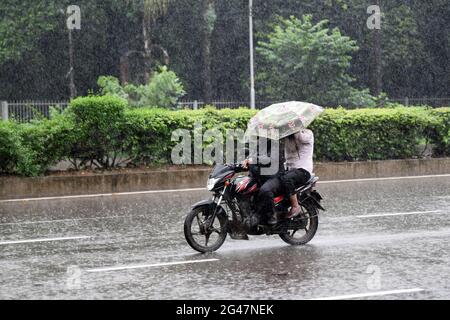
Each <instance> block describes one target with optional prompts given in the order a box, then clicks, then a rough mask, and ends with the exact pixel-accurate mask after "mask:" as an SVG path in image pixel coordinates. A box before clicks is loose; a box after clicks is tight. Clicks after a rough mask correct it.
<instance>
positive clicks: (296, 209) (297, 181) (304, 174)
mask: <svg viewBox="0 0 450 320" xmlns="http://www.w3.org/2000/svg"><path fill="white" fill-rule="evenodd" d="M309 179H311V174H310V173H309V172H308V171H306V170H303V169H297V170H292V171H291V172H290V174H288V175H287V177H286V179H285V185H286V191H287V192H286V193H287V195H289V196H290V198H289V199H290V202H291V210H290V211H289V214H288V215H287V216H286V219H292V218H294V217H296V216H298V215H299V214H300V213H301V211H302V209H301V207H300V205H299V204H298V199H297V193H296V192H295V190H296V189H297V188H299V187H300V186H302V185H304V184H306V183H307V182H308V181H309Z"/></svg>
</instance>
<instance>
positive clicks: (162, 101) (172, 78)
mask: <svg viewBox="0 0 450 320" xmlns="http://www.w3.org/2000/svg"><path fill="white" fill-rule="evenodd" d="M97 84H98V86H99V87H100V94H102V95H113V96H116V97H119V98H122V99H127V100H128V102H129V104H130V106H132V107H159V108H166V109H174V108H175V107H177V104H178V100H179V99H180V98H181V97H182V96H184V95H185V94H186V92H185V91H184V88H183V85H182V83H181V82H180V79H179V78H178V77H177V75H176V74H175V72H173V71H170V70H169V69H168V68H167V67H166V66H163V67H161V68H160V70H159V71H157V72H155V73H154V74H153V76H152V78H151V79H150V81H149V83H148V84H146V85H139V86H137V85H134V84H127V85H125V86H121V85H120V82H119V79H117V78H115V77H112V76H102V77H100V78H99V79H98V81H97Z"/></svg>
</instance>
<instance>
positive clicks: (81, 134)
mask: <svg viewBox="0 0 450 320" xmlns="http://www.w3.org/2000/svg"><path fill="white" fill-rule="evenodd" d="M126 108H127V102H126V100H124V99H121V98H118V97H114V96H104V97H97V96H91V97H83V98H77V99H75V100H73V101H72V102H71V104H70V107H69V108H68V109H67V112H66V116H68V117H69V118H70V119H71V121H73V124H74V127H73V129H74V132H73V134H74V137H75V139H74V140H75V141H74V143H73V145H72V148H71V151H70V155H69V156H70V157H71V158H72V159H74V161H75V160H76V159H79V160H81V163H82V165H83V164H86V163H91V164H94V165H96V166H98V167H100V168H109V167H114V166H115V165H116V161H117V159H118V157H119V156H120V155H121V152H122V146H123V141H124V136H125V134H126V129H125V128H124V124H125V122H126V121H125V110H126Z"/></svg>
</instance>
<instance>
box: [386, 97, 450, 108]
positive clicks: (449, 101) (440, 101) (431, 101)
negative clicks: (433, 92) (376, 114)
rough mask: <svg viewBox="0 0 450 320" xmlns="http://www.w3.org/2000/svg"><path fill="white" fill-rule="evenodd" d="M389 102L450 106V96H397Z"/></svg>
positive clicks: (407, 104)
mask: <svg viewBox="0 0 450 320" xmlns="http://www.w3.org/2000/svg"><path fill="white" fill-rule="evenodd" d="M389 102H394V103H401V104H403V105H405V106H430V107H435V108H438V107H449V106H450V98H408V97H406V98H395V99H389Z"/></svg>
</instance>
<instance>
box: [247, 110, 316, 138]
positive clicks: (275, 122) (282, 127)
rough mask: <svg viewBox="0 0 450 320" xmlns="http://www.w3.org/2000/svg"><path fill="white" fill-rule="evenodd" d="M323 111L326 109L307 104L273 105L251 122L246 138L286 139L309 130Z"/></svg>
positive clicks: (259, 113)
mask: <svg viewBox="0 0 450 320" xmlns="http://www.w3.org/2000/svg"><path fill="white" fill-rule="evenodd" d="M323 111H324V108H322V107H319V106H317V105H315V104H312V103H307V102H298V101H291V102H284V103H277V104H273V105H271V106H269V107H267V108H265V109H263V110H261V111H260V112H258V113H257V114H256V116H254V117H253V118H252V119H251V120H250V122H249V124H248V129H247V133H246V137H247V138H249V137H252V136H258V137H264V138H268V139H275V140H278V139H282V138H285V137H287V136H290V135H292V134H294V133H297V132H299V131H301V130H302V129H305V128H307V127H308V126H309V125H310V124H311V123H312V122H313V121H314V120H315V119H316V118H317V117H318V116H319V115H320V114H321V113H322V112H323Z"/></svg>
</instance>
